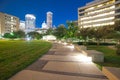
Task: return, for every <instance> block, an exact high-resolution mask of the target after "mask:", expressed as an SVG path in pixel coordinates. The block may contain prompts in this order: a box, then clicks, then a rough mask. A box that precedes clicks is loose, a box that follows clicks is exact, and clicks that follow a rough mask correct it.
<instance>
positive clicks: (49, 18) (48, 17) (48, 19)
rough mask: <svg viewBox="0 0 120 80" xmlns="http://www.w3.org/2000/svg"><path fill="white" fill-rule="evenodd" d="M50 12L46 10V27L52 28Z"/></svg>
mask: <svg viewBox="0 0 120 80" xmlns="http://www.w3.org/2000/svg"><path fill="white" fill-rule="evenodd" d="M52 15H53V13H52V12H47V27H48V28H52Z"/></svg>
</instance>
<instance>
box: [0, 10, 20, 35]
mask: <svg viewBox="0 0 120 80" xmlns="http://www.w3.org/2000/svg"><path fill="white" fill-rule="evenodd" d="M18 29H19V18H18V17H16V16H13V15H9V14H6V13H2V12H0V35H4V34H5V33H11V32H13V31H17V30H18Z"/></svg>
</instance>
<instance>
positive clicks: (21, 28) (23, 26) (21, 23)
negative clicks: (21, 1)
mask: <svg viewBox="0 0 120 80" xmlns="http://www.w3.org/2000/svg"><path fill="white" fill-rule="evenodd" d="M19 29H20V30H22V31H24V30H25V21H20V26H19Z"/></svg>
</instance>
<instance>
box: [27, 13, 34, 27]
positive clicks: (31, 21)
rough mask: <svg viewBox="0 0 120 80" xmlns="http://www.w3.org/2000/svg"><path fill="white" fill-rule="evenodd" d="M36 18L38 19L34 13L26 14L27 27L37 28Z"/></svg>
mask: <svg viewBox="0 0 120 80" xmlns="http://www.w3.org/2000/svg"><path fill="white" fill-rule="evenodd" d="M35 20H36V17H35V16H34V15H33V14H26V15H25V28H26V29H35Z"/></svg>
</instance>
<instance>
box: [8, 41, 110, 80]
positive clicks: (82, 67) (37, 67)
mask: <svg viewBox="0 0 120 80" xmlns="http://www.w3.org/2000/svg"><path fill="white" fill-rule="evenodd" d="M80 55H81V53H80V52H79V51H77V50H76V49H75V48H74V46H72V45H64V44H61V43H53V47H52V48H51V49H50V50H49V52H48V53H47V54H46V55H44V56H43V57H41V58H40V59H38V60H37V61H36V62H34V63H33V64H32V65H30V66H29V67H27V68H26V69H24V70H22V71H20V72H19V73H17V74H16V75H14V76H13V77H11V78H10V79H9V80H108V79H107V78H106V77H105V76H104V75H103V73H102V72H101V71H100V70H99V69H98V68H97V67H96V66H95V64H93V63H92V62H84V61H83V59H81V58H80V57H79V56H80Z"/></svg>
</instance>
